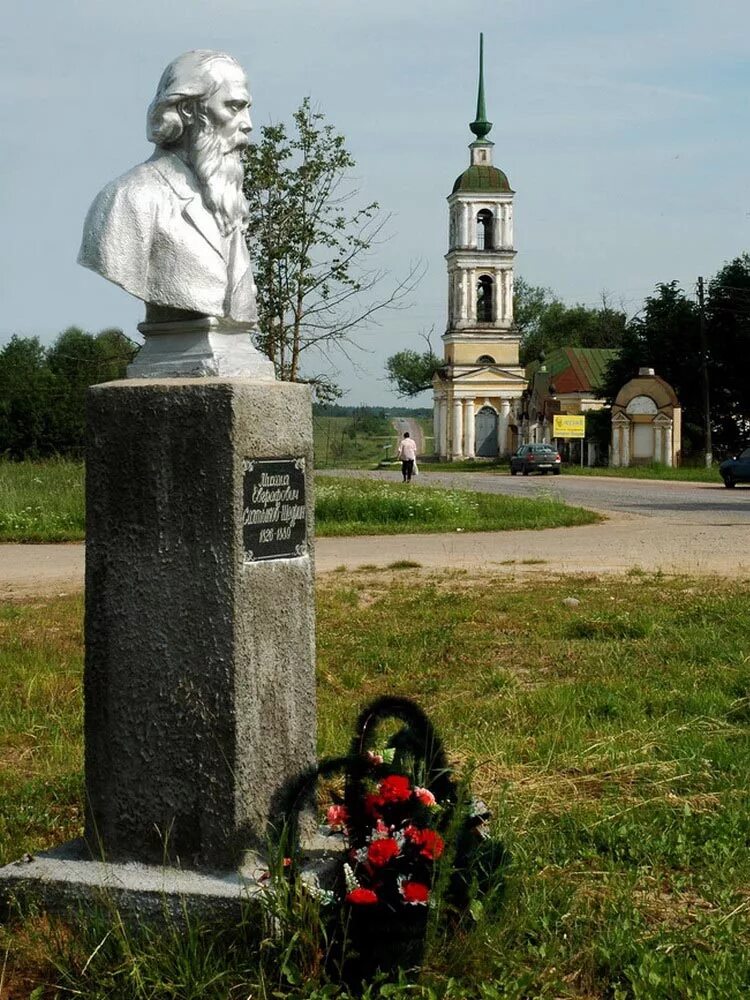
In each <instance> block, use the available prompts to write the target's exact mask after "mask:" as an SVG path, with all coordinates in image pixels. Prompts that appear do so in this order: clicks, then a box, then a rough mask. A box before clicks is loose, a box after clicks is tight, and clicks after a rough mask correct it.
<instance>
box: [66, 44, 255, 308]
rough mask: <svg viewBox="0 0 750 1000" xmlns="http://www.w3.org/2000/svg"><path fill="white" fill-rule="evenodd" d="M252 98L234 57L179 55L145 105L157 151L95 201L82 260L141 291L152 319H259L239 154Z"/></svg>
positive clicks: (204, 52) (126, 286)
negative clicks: (246, 232)
mask: <svg viewBox="0 0 750 1000" xmlns="http://www.w3.org/2000/svg"><path fill="white" fill-rule="evenodd" d="M250 103H251V102H250V94H249V93H248V88H247V80H246V77H245V74H244V72H243V70H242V68H241V67H240V66H239V64H238V63H237V62H236V60H234V59H233V58H232V57H231V56H229V55H227V54H226V53H224V52H212V51H209V50H205V49H201V50H197V51H194V52H186V53H184V54H183V55H181V56H178V57H177V58H176V59H174V60H173V61H172V62H171V63H170V64H169V65H168V66H167V68H166V69H165V70H164V73H163V74H162V77H161V80H160V81H159V86H158V88H157V90H156V96H155V97H154V99H153V101H152V102H151V106H150V107H149V109H148V119H147V122H148V124H147V137H148V139H149V141H151V142H153V143H154V145H155V146H156V150H155V152H154V154H153V156H152V157H151V158H150V159H149V160H146V162H145V163H141V164H139V165H138V166H137V167H133V169H132V170H129V171H128V172H127V173H126V174H123V175H122V177H118V178H117V179H116V180H114V181H112V182H111V183H110V184H108V185H107V186H106V187H105V188H104V190H103V191H101V192H100V193H99V194H98V195H97V197H96V198H95V200H94V203H93V205H92V206H91V208H90V209H89V212H88V215H87V216H86V222H85V224H84V229H83V242H82V243H81V249H80V252H79V255H78V262H79V263H80V264H83V266H84V267H89V268H91V269H92V270H93V271H96V272H97V273H98V274H101V275H102V276H103V277H105V278H107V279H108V280H109V281H113V282H115V283H116V284H118V285H120V286H121V287H122V288H124V289H125V290H126V291H128V292H130V293H131V294H132V295H135V296H136V297H137V298H139V299H143V301H144V302H146V304H147V309H146V320H147V325H148V324H150V323H154V322H157V323H158V322H165V321H166V322H169V321H175V320H177V319H182V320H185V319H198V318H204V317H216V318H217V319H218V320H219V321H220V323H219V324H218V325H219V326H224V325H226V326H231V325H232V323H233V322H234V323H242V324H245V325H247V324H250V325H254V324H255V322H256V318H257V317H256V306H255V283H254V281H253V275H252V269H251V267H250V259H249V256H248V252H247V247H246V245H245V240H244V229H245V226H246V222H247V202H246V200H245V197H244V195H243V191H242V182H243V168H242V159H241V156H242V149H243V147H244V146H246V145H247V143H248V136H249V133H250V130H251V128H252V124H251V122H250V114H249V109H250ZM221 321H223V322H221Z"/></svg>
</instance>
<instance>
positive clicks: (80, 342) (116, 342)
mask: <svg viewBox="0 0 750 1000" xmlns="http://www.w3.org/2000/svg"><path fill="white" fill-rule="evenodd" d="M136 350H137V345H136V344H135V343H134V342H133V341H131V340H129V339H128V338H127V337H126V336H125V335H124V334H123V333H122V331H120V330H114V329H113V330H102V332H101V333H98V334H96V335H95V336H93V335H92V334H90V333H86V332H85V331H83V330H80V329H79V328H78V327H69V328H68V329H67V330H65V331H64V332H63V333H61V334H60V335H59V337H58V338H57V340H56V341H55V342H54V344H53V345H52V346H51V347H49V348H45V347H43V346H42V345H41V344H40V342H39V338H38V337H18V336H13V337H11V339H10V341H9V342H8V343H7V344H6V345H5V346H4V347H3V348H2V349H0V454H2V455H6V456H8V457H9V458H14V459H23V458H42V457H44V456H46V455H54V454H80V453H81V452H82V451H83V446H84V431H85V415H84V399H85V393H86V388H87V387H88V386H89V385H94V384H96V383H97V382H110V381H113V380H114V379H118V378H124V376H125V370H126V367H127V365H128V363H129V362H130V361H131V360H132V358H133V355H134V354H135V351H136Z"/></svg>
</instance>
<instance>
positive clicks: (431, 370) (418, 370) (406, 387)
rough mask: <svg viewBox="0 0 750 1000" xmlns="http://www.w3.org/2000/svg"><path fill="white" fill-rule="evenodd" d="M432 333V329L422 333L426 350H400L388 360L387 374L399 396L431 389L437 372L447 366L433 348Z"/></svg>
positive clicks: (413, 394)
mask: <svg viewBox="0 0 750 1000" xmlns="http://www.w3.org/2000/svg"><path fill="white" fill-rule="evenodd" d="M431 334H432V330H430V332H429V333H422V335H421V336H422V340H423V341H424V343H425V350H424V351H414V350H410V349H407V350H405V351H398V352H397V353H396V354H392V355H391V356H390V357H389V358H388V359H387V360H386V363H385V370H386V376H387V378H388V381H389V382H390V383H391V385H392V386H393V388H394V389H395V391H396V392H397V393H398V395H399V396H417V395H419V393H420V392H426V391H427V390H428V389H431V388H432V379H433V378H434V376H435V373H436V372H438V371H440V369H441V368H443V367H444V366H445V361H444V360H443V359H442V358H439V357H438V356H437V354H435V352H434V351H433V349H432V340H431Z"/></svg>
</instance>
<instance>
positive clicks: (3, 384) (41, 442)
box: [0, 335, 58, 459]
mask: <svg viewBox="0 0 750 1000" xmlns="http://www.w3.org/2000/svg"><path fill="white" fill-rule="evenodd" d="M57 398H58V397H57V395H56V385H55V378H54V375H53V374H52V372H51V371H50V369H49V365H48V364H47V355H46V351H45V349H44V347H42V345H41V344H40V342H39V338H38V337H18V336H16V335H14V336H12V337H11V338H10V340H9V341H8V343H7V344H6V345H5V346H4V347H3V348H2V349H0V455H5V456H7V457H8V458H14V459H22V458H39V457H41V456H43V455H46V454H49V453H50V452H51V451H54V440H53V434H52V424H53V416H52V411H53V407H54V405H55V402H56V400H57Z"/></svg>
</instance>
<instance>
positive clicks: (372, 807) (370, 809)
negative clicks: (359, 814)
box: [365, 792, 383, 819]
mask: <svg viewBox="0 0 750 1000" xmlns="http://www.w3.org/2000/svg"><path fill="white" fill-rule="evenodd" d="M382 805H383V800H382V799H381V798H380V796H379V795H375V794H373V793H372V792H368V793H367V795H365V812H366V813H367V815H368V816H370V817H372V818H373V819H376V818H377V817H378V816H380V807H381V806H382Z"/></svg>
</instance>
